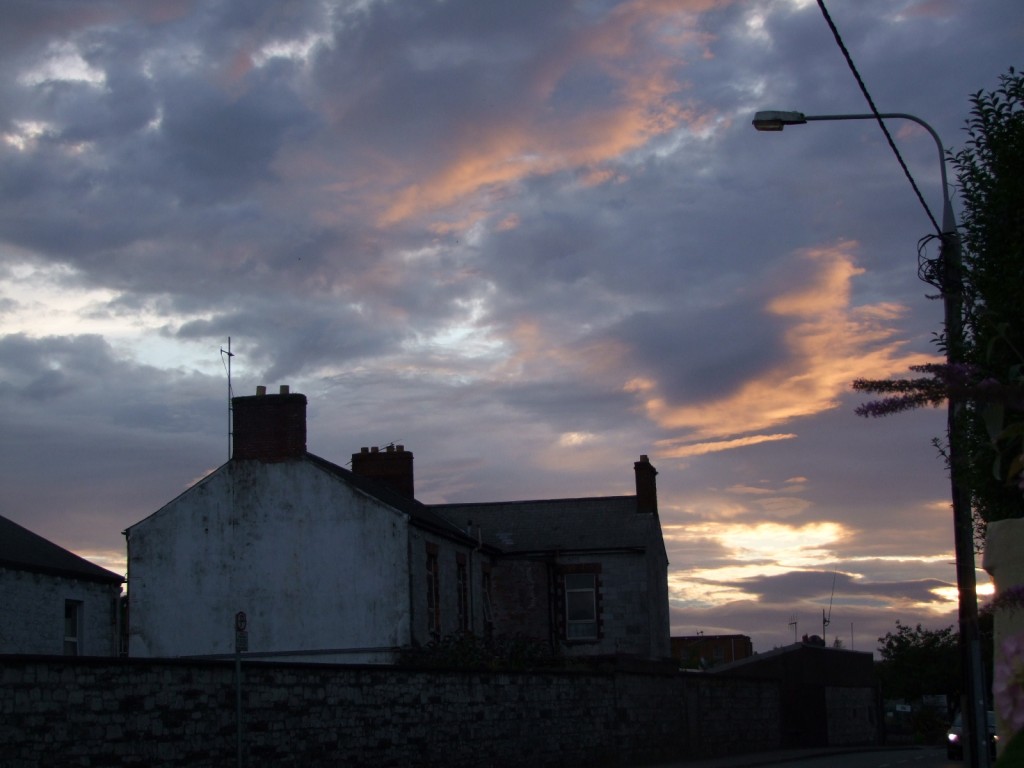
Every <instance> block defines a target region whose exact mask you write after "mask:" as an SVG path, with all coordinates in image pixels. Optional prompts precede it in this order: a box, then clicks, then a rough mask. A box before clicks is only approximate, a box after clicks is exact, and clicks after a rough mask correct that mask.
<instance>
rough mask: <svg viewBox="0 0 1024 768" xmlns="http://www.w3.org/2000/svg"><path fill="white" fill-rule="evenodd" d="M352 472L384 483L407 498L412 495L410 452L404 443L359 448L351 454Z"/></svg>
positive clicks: (410, 497)
mask: <svg viewBox="0 0 1024 768" xmlns="http://www.w3.org/2000/svg"><path fill="white" fill-rule="evenodd" d="M352 472H353V473H354V474H357V475H359V476H360V477H368V478H370V479H371V480H376V481H377V482H379V483H381V484H383V485H386V486H387V487H388V488H390V489H391V490H393V491H395V492H396V493H400V494H401V495H402V496H405V497H406V498H408V499H412V498H414V496H413V480H412V452H411V451H407V450H405V446H404V445H389V446H387V448H385V449H384V450H383V451H382V450H381V449H380V448H377V447H374V448H361V449H360V450H359V453H353V454H352Z"/></svg>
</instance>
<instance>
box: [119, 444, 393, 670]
mask: <svg viewBox="0 0 1024 768" xmlns="http://www.w3.org/2000/svg"><path fill="white" fill-rule="evenodd" d="M128 578H129V586H128V596H129V620H128V623H129V655H131V656H140V657H154V656H165V657H174V656H189V655H209V654H225V653H233V652H234V649H235V629H234V617H235V614H236V613H237V612H239V611H244V612H245V613H246V615H247V617H248V648H249V650H250V651H252V652H295V651H324V650H331V649H334V650H338V651H339V653H338V654H335V655H333V656H330V655H328V656H323V657H322V660H330V659H331V658H336V659H340V660H347V661H387V660H390V654H387V653H379V652H372V651H365V652H360V653H340V652H341V651H346V650H348V651H351V650H353V649H373V648H385V647H394V646H402V645H406V644H407V643H408V642H409V639H410V620H409V600H408V590H409V574H408V556H407V521H406V518H405V516H404V515H403V514H401V513H399V512H397V511H396V510H394V509H392V508H390V507H387V506H386V505H383V504H381V503H380V502H378V501H376V500H375V499H372V498H370V497H368V496H365V495H363V494H361V493H360V492H358V491H356V490H354V489H353V488H352V487H351V486H349V485H347V484H346V483H344V482H342V481H340V480H339V479H338V478H337V477H335V476H333V475H331V474H329V473H327V472H326V471H324V470H322V469H321V468H319V467H317V466H315V465H313V464H312V463H310V462H308V461H305V460H296V461H284V462H277V463H262V462H258V461H232V462H230V463H229V464H226V465H224V466H223V467H221V468H220V469H219V470H217V471H216V472H215V473H214V474H212V475H211V476H209V477H208V478H206V479H205V480H204V481H202V482H201V483H199V484H198V485H196V486H193V488H191V489H190V490H189V491H187V492H186V493H184V494H182V495H181V496H179V497H178V498H177V499H175V500H174V501H172V502H171V503H170V504H168V505H166V506H165V507H163V508H162V509H161V510H159V511H158V512H157V513H155V514H154V515H151V516H150V517H149V518H147V519H145V520H143V521H141V522H140V523H137V524H136V525H134V526H132V527H131V528H130V529H129V537H128ZM297 658H302V657H297ZM308 658H311V659H312V658H314V657H313V656H310V657H308Z"/></svg>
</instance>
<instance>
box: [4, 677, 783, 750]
mask: <svg viewBox="0 0 1024 768" xmlns="http://www.w3.org/2000/svg"><path fill="white" fill-rule="evenodd" d="M241 691H242V749H243V759H244V762H245V764H246V765H266V766H303V767H304V768H319V767H320V766H332V768H333V767H334V766H339V765H345V766H364V765H365V766H374V767H375V768H376V766H403V767H404V766H424V767H428V768H429V767H430V766H444V767H445V768H461V767H462V766H466V767H467V768H468V767H469V766H473V768H476V766H480V765H487V766H492V767H493V768H504V766H509V767H510V768H511V767H512V766H515V768H521V767H522V766H549V768H559V767H561V766H566V767H568V766H584V765H585V766H588V768H593V767H594V766H635V765H642V764H646V763H652V762H668V761H673V760H684V759H690V758H697V757H708V756H714V755H724V754H737V753H742V752H752V751H762V750H766V749H772V748H774V747H776V746H778V738H779V719H778V716H779V710H778V692H777V686H776V685H775V684H774V683H771V682H769V681H753V680H743V679H727V678H715V677H713V676H709V675H686V674H670V675H655V674H627V673H624V672H608V673H568V672H562V673H558V672H547V673H534V672H517V673H483V672H444V671H422V670H408V669H401V668H395V667H383V666H375V667H365V666H363V667H360V666H344V665H338V666H335V665H325V664H262V663H251V664H250V663H245V664H243V665H242V686H241ZM235 697H236V688H235V678H234V669H233V665H232V664H231V663H230V662H198V661H173V660H166V659H164V660H156V659H154V660H146V659H121V660H100V659H87V660H86V659H83V660H68V661H65V660H63V659H34V658H17V657H7V658H0V744H3V745H4V752H3V764H4V766H5V767H6V768H23V767H24V768H29V767H30V766H31V768H35V766H39V765H50V766H72V765H75V766H77V765H103V766H128V765H145V766H149V765H161V766H168V768H174V767H175V766H182V767H185V766H187V767H188V768H204V767H205V766H224V765H234V764H235V758H236V745H237V735H238V731H237V723H238V721H237V719H236V710H235V700H236V698H235Z"/></svg>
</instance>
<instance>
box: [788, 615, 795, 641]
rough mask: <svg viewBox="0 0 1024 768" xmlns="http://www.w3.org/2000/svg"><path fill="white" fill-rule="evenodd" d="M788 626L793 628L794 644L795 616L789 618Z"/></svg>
mask: <svg viewBox="0 0 1024 768" xmlns="http://www.w3.org/2000/svg"><path fill="white" fill-rule="evenodd" d="M789 626H791V627H792V628H793V642H794V643H795V642H796V614H795V613H794V614H793V615H792V616H790V617H789Z"/></svg>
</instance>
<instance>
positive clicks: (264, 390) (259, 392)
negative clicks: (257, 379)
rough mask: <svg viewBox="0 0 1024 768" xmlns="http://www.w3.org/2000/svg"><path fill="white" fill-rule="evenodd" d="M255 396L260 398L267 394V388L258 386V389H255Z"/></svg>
mask: <svg viewBox="0 0 1024 768" xmlns="http://www.w3.org/2000/svg"><path fill="white" fill-rule="evenodd" d="M256 394H257V395H259V396H261V397H262V396H263V395H265V394H267V388H266V387H265V386H263V385H262V384H260V385H259V386H258V387H256Z"/></svg>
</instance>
